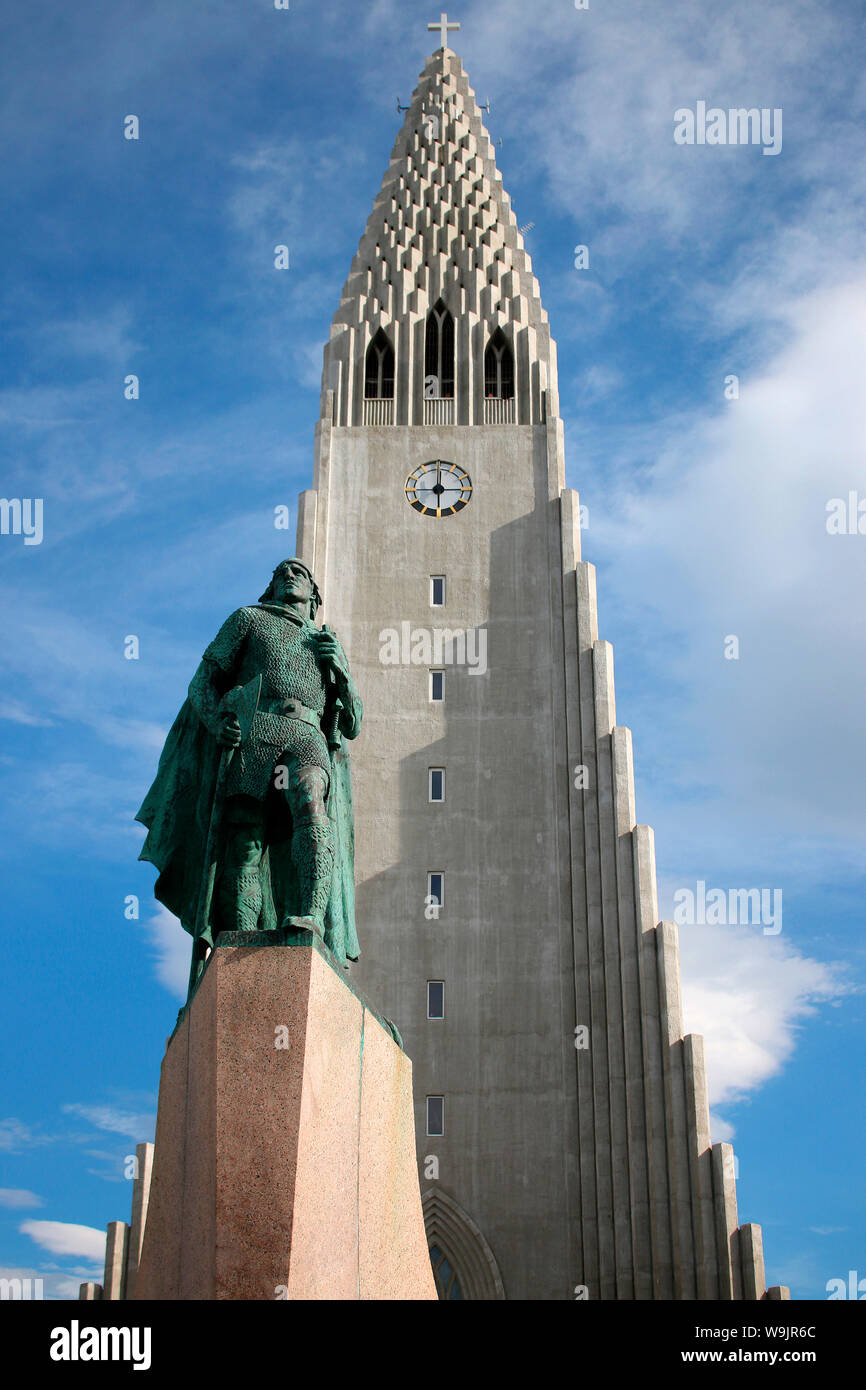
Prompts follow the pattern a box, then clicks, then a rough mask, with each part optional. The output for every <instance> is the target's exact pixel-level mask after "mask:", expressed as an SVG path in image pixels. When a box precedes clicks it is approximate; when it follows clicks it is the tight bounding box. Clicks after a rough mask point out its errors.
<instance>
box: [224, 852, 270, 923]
mask: <svg viewBox="0 0 866 1390" xmlns="http://www.w3.org/2000/svg"><path fill="white" fill-rule="evenodd" d="M261 910H262V883H261V879H260V878H259V871H258V869H257V868H255V869H253V868H249V867H246V868H242V869H232V868H229V867H228V865H227V866H226V868H225V869H224V871H223V875H222V879H221V881H220V888H219V916H220V924H221V926H222V928H223V931H257V930H258V925H259V915H260V913H261Z"/></svg>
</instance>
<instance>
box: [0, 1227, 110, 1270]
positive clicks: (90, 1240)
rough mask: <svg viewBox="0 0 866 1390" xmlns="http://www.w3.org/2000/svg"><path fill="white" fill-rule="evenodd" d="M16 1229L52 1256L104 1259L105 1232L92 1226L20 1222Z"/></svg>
mask: <svg viewBox="0 0 866 1390" xmlns="http://www.w3.org/2000/svg"><path fill="white" fill-rule="evenodd" d="M18 1229H19V1230H20V1231H21V1233H22V1235H25V1236H29V1237H30V1239H31V1240H33V1241H35V1242H36V1244H37V1245H41V1246H42V1248H43V1250H50V1251H51V1253H52V1254H53V1255H83V1256H84V1257H85V1258H86V1259H88V1260H103V1261H104V1259H105V1232H104V1231H97V1230H95V1229H94V1227H93V1226H75V1225H73V1224H71V1223H70V1222H68V1221H22V1223H21V1225H20V1226H19V1228H18Z"/></svg>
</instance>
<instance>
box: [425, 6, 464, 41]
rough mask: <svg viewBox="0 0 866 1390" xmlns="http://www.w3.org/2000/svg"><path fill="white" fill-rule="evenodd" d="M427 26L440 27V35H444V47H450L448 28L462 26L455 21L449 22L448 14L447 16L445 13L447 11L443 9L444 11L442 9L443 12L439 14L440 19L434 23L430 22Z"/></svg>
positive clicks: (430, 27)
mask: <svg viewBox="0 0 866 1390" xmlns="http://www.w3.org/2000/svg"><path fill="white" fill-rule="evenodd" d="M427 28H428V29H438V30H439V32H440V35H441V37H442V47H443V48H447V47H448V30H449V29H459V28H460V25H459V24H457V23H456V22H453V23H451V24H449V23H448V16H447V14H446V13H445V11H444V10H443V11H442V14H441V15H440V16H439V19H438V20H436V22H435V23H433V24H428V25H427Z"/></svg>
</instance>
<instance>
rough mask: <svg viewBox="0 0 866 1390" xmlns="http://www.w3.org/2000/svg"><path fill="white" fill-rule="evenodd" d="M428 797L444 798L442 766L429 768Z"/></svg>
mask: <svg viewBox="0 0 866 1390" xmlns="http://www.w3.org/2000/svg"><path fill="white" fill-rule="evenodd" d="M429 798H430V800H431V801H444V800H445V769H444V767H431V768H430V787H429Z"/></svg>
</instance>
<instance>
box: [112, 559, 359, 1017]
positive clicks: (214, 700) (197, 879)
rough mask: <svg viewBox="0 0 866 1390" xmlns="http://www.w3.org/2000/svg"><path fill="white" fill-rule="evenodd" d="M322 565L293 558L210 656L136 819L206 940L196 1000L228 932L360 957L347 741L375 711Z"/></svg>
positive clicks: (148, 854) (197, 940) (188, 923)
mask: <svg viewBox="0 0 866 1390" xmlns="http://www.w3.org/2000/svg"><path fill="white" fill-rule="evenodd" d="M320 603H321V596H320V594H319V590H318V588H317V587H316V584H315V581H314V579H313V576H312V573H311V572H310V570H309V568H308V567H307V566H306V565H305V564H304V563H303V561H301V560H298V559H291V560H283V561H282V563H281V564H279V565H277V568H276V569H275V570H274V573H273V578H272V579H271V582H270V584H269V586H268V588H267V589H266V590H265V592H264V593H263V594H262V596H261V598H260V599H259V601H258V603H257V604H251V605H250V606H249V607H246V608H239V609H237V611H236V612H234V613H232V614H231V616H230V617H229V618H227V619H226V621H225V622H224V623H223V625H222V627H221V628H220V630H219V632H218V633H217V635H216V637H215V638H214V640H213V642H211V644H210V646H209V647H208V648H207V650H206V651H205V653H204V656H203V658H202V661H201V664H200V666H199V668H198V670H197V671H196V673H195V675H194V677H193V679H192V682H191V684H190V687H189V695H188V699H187V700H186V702H185V704H184V706H183V708H182V709H181V711H180V713H179V715H178V717H177V719H176V720H175V722H174V724H173V726H172V728H171V730H170V732H169V735H168V737H167V739H166V742H165V747H164V749H163V752H162V756H161V757H160V760H159V769H158V772H157V775H156V779H155V781H154V783H153V786H152V787H151V789H150V791H149V792H148V794H147V796H146V797H145V799H144V802H143V803H142V806H141V809H140V810H139V812H138V815H137V816H136V819H137V820H139V821H141V822H142V824H144V825H146V826H147V829H148V834H147V837H146V839H145V841H144V845H143V847H142V851H141V854H140V856H139V857H140V858H141V859H146V860H148V861H149V862H150V863H152V864H155V865H156V867H157V868H158V869H159V878H158V879H157V881H156V885H155V889H154V892H155V894H156V897H157V898H158V899H159V901H160V902H162V903H164V904H165V906H166V907H167V908H169V910H170V911H171V912H173V913H175V915H176V916H177V917H179V918H180V920H181V922H182V924H183V926H184V928H185V929H186V931H188V932H190V934H191V935H192V938H193V955H192V967H191V970H190V992H192V989H193V988H194V986H195V984H196V982H197V980H198V978H199V975H200V974H201V971H202V969H203V966H204V961H205V957H206V955H207V951H208V948H209V947H212V946H213V944H214V940H215V935H216V934H217V933H218V932H220V931H241V932H252V931H274V930H277V929H284V930H285V929H288V930H298V929H306V930H309V931H313V932H315V933H316V934H317V935H319V936H321V937H322V938H323V939H324V942H325V944H326V945H327V946H328V947H329V948H330V950H331V951H333V953H334V955H335V956H336V957H337V959H338V960H340V962H341V963H342V964H343V965H346V964H347V961H349V960H357V958H358V955H359V948H358V938H357V933H356V930H355V889H354V827H353V821H352V791H351V778H350V770H349V758H348V754H347V753H346V751H345V748H344V740H345V739H353V738H356V737H357V734H358V731H359V729H360V727H361V719H362V716H363V706H362V704H361V700H360V697H359V695H358V692H357V690H356V689H355V686H354V683H353V681H352V678H351V675H350V673H349V665H348V661H347V659H346V654H345V652H344V651H343V648H342V647H341V645H340V643H339V642H338V640H337V638H336V635H335V634H334V633H333V632H330V631H329V630H328V628H327V627H323V628H318V627H316V625H315V616H316V611H317V609H318V608H319V605H320Z"/></svg>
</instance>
